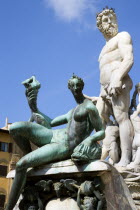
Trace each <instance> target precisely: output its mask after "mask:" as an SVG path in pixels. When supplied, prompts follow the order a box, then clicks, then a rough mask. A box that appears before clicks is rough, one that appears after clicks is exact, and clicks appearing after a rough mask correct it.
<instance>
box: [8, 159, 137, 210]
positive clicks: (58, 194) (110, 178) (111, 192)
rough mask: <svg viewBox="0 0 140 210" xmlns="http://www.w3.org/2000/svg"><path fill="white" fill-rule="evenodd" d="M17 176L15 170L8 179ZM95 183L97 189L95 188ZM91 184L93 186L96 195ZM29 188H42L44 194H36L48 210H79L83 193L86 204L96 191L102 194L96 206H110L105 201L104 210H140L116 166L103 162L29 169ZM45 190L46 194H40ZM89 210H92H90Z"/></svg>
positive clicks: (64, 163) (59, 163) (68, 162)
mask: <svg viewBox="0 0 140 210" xmlns="http://www.w3.org/2000/svg"><path fill="white" fill-rule="evenodd" d="M14 173H15V171H11V172H10V173H9V174H8V178H13V177H14ZM97 179H98V180H100V189H99V188H98V181H97V183H96V180H97ZM41 180H42V181H41ZM36 183H37V184H36ZM38 183H39V184H38ZM93 183H94V184H95V186H93ZM90 184H91V186H92V187H93V194H92V193H91V186H90ZM26 186H29V187H32V188H34V189H35V190H36V188H35V186H39V187H40V188H38V189H39V190H40V191H38V192H37V193H35V195H37V196H38V197H39V199H44V200H43V205H45V206H46V207H45V208H46V209H47V210H50V209H51V210H53V209H54V210H56V209H58V210H59V209H61V210H63V209H67V210H70V209H72V210H73V209H74V210H78V209H79V207H78V205H77V203H76V202H77V199H78V196H79V195H80V194H81V195H80V196H81V197H80V202H81V205H83V203H84V199H85V198H86V197H88V196H89V199H90V198H91V197H92V196H93V195H94V197H96V196H95V194H97V193H96V192H100V196H98V195H97V197H96V202H95V203H96V206H97V205H100V204H101V203H102V202H103V200H106V204H105V202H104V206H103V207H102V208H101V209H107V210H124V209H127V210H136V209H137V208H136V206H135V204H134V202H133V199H132V197H131V194H130V192H129V190H128V187H127V185H126V184H125V182H124V180H123V178H122V176H121V175H120V174H119V172H118V171H117V170H116V169H115V168H114V167H113V166H111V165H110V164H108V163H106V162H103V161H95V162H91V163H89V164H85V165H75V164H74V163H73V162H72V161H71V160H66V161H62V162H58V163H53V164H49V165H45V166H43V167H39V168H34V169H29V171H28V179H27V185H26ZM87 186H88V188H87ZM52 188H53V189H52ZM85 188H86V189H85ZM41 189H43V190H44V191H43V194H41V195H40V194H39V193H40V192H41ZM33 192H34V190H33ZM78 193H79V194H78ZM98 194H99V193H98ZM104 198H105V199H104ZM88 204H89V203H88ZM84 205H87V204H84ZM101 205H102V204H101ZM74 206H76V207H74ZM83 209H84V208H83ZM87 209H90V207H88V208H87Z"/></svg>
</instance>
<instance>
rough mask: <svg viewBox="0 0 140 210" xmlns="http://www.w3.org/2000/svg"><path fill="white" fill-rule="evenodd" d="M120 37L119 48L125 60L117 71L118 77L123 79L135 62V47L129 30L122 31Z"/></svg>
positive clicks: (120, 79) (119, 79)
mask: <svg viewBox="0 0 140 210" xmlns="http://www.w3.org/2000/svg"><path fill="white" fill-rule="evenodd" d="M118 39H119V40H118V48H119V51H120V54H121V57H122V58H123V60H122V62H121V65H120V67H119V69H118V71H116V79H117V80H118V81H122V79H123V78H124V76H125V75H127V73H128V72H129V71H130V69H131V67H132V65H133V62H134V58H133V47H132V41H131V37H130V35H129V34H128V33H127V32H122V33H120V34H119V38H118ZM113 76H114V75H113ZM114 79H115V78H114Z"/></svg>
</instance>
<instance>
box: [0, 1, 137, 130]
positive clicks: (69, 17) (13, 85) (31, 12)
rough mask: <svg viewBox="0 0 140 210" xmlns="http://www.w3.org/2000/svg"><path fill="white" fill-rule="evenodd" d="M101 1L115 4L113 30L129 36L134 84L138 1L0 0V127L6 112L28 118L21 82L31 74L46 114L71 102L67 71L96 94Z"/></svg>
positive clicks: (10, 116)
mask: <svg viewBox="0 0 140 210" xmlns="http://www.w3.org/2000/svg"><path fill="white" fill-rule="evenodd" d="M106 5H108V6H109V7H113V8H115V11H116V14H117V17H118V24H119V31H128V32H129V33H130V35H131V36H132V40H133V46H134V58H135V64H134V66H133V68H132V69H131V72H130V76H131V78H132V79H133V83H134V85H135V84H136V83H138V82H140V23H139V20H140V1H139V0H133V1H132V0H0V73H1V74H0V127H3V126H4V124H5V118H6V117H8V119H9V122H16V121H27V120H28V119H29V117H30V109H29V107H28V104H27V100H26V97H25V94H24V92H25V88H24V86H23V85H21V82H22V81H23V80H25V79H27V78H29V77H31V76H32V75H35V76H36V78H37V79H38V80H39V81H40V83H41V85H42V87H41V89H40V92H39V97H38V107H39V109H40V110H41V111H42V112H44V113H45V114H47V115H48V116H50V117H51V118H54V117H56V116H58V115H61V114H64V113H66V112H68V111H69V110H70V109H72V108H73V107H74V106H75V105H76V103H75V101H74V99H73V96H72V94H71V93H70V91H69V90H68V88H67V81H68V79H69V78H70V77H71V76H72V74H73V72H74V73H75V74H77V75H78V76H80V77H82V78H83V79H84V82H85V88H84V93H85V94H87V95H90V96H98V95H99V92H100V84H99V67H98V56H99V54H100V51H101V49H102V47H103V46H104V44H105V40H104V38H103V36H102V34H101V33H100V32H99V31H98V29H97V28H96V18H95V17H96V13H97V12H99V11H101V10H102V8H103V7H105V6H106ZM132 92H133V91H132ZM131 94H132V93H131Z"/></svg>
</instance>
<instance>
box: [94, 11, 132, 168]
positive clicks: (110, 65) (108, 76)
mask: <svg viewBox="0 0 140 210" xmlns="http://www.w3.org/2000/svg"><path fill="white" fill-rule="evenodd" d="M97 27H98V28H99V30H100V31H101V32H102V34H103V36H104V38H105V40H106V44H105V46H104V47H103V49H102V51H101V53H100V56H99V66H100V83H101V92H100V97H99V99H98V100H97V104H96V106H97V109H98V111H99V114H100V116H101V118H102V120H103V121H104V123H105V124H107V123H109V122H110V116H109V115H111V114H112V113H111V112H113V115H114V118H115V120H116V121H117V123H118V125H119V135H120V147H121V159H120V161H119V162H118V164H117V166H123V167H125V166H126V165H128V164H129V163H130V161H131V153H132V152H131V151H132V138H133V127H132V124H131V122H130V120H129V117H128V109H129V102H130V90H131V88H132V80H131V79H130V77H129V75H128V72H129V71H130V69H131V67H132V65H133V48H132V41H131V37H130V35H129V33H127V32H120V33H118V25H117V19H116V14H115V12H114V10H113V9H112V8H111V9H108V8H105V9H103V11H102V12H100V13H98V14H97ZM107 110H109V111H107Z"/></svg>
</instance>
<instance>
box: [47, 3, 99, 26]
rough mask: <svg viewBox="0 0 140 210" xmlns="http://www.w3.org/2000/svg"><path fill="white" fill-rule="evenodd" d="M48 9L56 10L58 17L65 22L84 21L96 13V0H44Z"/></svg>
mask: <svg viewBox="0 0 140 210" xmlns="http://www.w3.org/2000/svg"><path fill="white" fill-rule="evenodd" d="M44 1H45V4H46V5H47V7H49V8H51V9H53V10H54V12H55V14H56V16H57V17H59V18H60V19H62V20H64V21H68V22H71V21H74V20H77V21H82V20H83V19H84V16H85V15H86V14H87V13H90V14H91V13H92V14H93V13H94V14H95V11H96V7H95V1H96V0H44Z"/></svg>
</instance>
